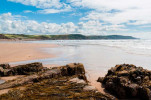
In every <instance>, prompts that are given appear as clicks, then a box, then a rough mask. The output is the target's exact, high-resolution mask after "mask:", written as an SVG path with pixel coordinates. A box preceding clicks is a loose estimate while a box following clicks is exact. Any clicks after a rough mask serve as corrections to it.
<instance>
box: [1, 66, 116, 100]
mask: <svg viewBox="0 0 151 100" xmlns="http://www.w3.org/2000/svg"><path fill="white" fill-rule="evenodd" d="M22 66H23V65H22ZM16 68H18V67H16ZM19 68H22V67H21V66H20V67H19ZM32 71H33V70H32ZM34 71H35V70H34ZM20 87H21V89H22V90H20ZM3 89H11V90H10V91H9V92H8V93H6V94H3V95H1V96H0V100H22V99H23V100H73V99H74V100H90V99H91V100H115V98H114V97H111V96H110V95H105V94H102V93H100V92H98V91H97V90H96V88H94V87H93V86H91V85H89V84H88V81H87V78H86V76H85V69H84V66H83V64H80V63H72V64H67V65H65V66H60V67H55V68H52V69H47V70H44V71H40V72H39V73H35V74H32V75H26V76H24V77H21V78H18V79H15V80H11V81H7V82H5V83H3V84H0V90H3Z"/></svg>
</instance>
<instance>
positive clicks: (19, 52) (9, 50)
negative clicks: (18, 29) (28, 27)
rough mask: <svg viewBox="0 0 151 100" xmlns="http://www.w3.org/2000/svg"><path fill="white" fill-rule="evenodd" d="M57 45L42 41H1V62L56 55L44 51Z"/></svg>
mask: <svg viewBox="0 0 151 100" xmlns="http://www.w3.org/2000/svg"><path fill="white" fill-rule="evenodd" d="M54 47H57V45H53V44H42V43H23V42H21V43H0V63H9V62H17V61H26V60H33V59H43V58H52V57H55V54H52V53H47V52H44V51H43V50H42V49H44V48H54Z"/></svg>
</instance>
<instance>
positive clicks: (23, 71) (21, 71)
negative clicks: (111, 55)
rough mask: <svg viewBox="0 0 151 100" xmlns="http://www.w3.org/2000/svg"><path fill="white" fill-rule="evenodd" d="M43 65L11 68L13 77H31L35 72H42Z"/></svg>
mask: <svg viewBox="0 0 151 100" xmlns="http://www.w3.org/2000/svg"><path fill="white" fill-rule="evenodd" d="M42 69H43V65H42V63H39V62H35V63H31V64H25V65H18V66H15V67H12V68H11V71H12V74H13V75H29V74H31V73H34V72H39V71H42Z"/></svg>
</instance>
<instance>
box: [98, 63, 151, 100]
mask: <svg viewBox="0 0 151 100" xmlns="http://www.w3.org/2000/svg"><path fill="white" fill-rule="evenodd" d="M150 76H151V71H148V70H145V69H143V68H142V67H136V66H135V65H129V64H122V65H116V66H115V67H112V68H111V69H110V70H108V73H107V75H106V76H105V77H104V78H100V77H99V78H98V82H101V83H103V84H104V86H105V89H106V90H108V91H109V92H110V93H111V94H113V95H116V96H117V97H118V98H120V99H132V98H141V99H142V100H151V78H150Z"/></svg>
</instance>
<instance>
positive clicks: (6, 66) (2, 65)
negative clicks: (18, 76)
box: [0, 64, 10, 69]
mask: <svg viewBox="0 0 151 100" xmlns="http://www.w3.org/2000/svg"><path fill="white" fill-rule="evenodd" d="M0 67H2V68H3V69H9V68H10V65H9V64H0Z"/></svg>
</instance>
